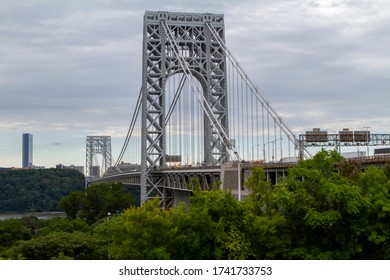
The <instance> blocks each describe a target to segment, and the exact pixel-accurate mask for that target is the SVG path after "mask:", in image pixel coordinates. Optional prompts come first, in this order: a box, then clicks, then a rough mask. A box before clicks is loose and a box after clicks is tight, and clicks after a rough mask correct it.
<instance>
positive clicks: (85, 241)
mask: <svg viewBox="0 0 390 280" xmlns="http://www.w3.org/2000/svg"><path fill="white" fill-rule="evenodd" d="M96 248H97V246H96V244H95V243H94V242H93V239H92V238H91V235H90V234H89V233H83V232H78V231H76V232H72V233H69V232H50V233H49V234H47V235H44V236H38V237H35V238H33V239H31V240H27V241H20V242H19V244H18V245H17V246H14V247H11V248H9V249H8V250H7V251H6V254H7V256H8V257H9V258H11V259H18V258H20V257H23V258H25V259H27V260H50V259H75V260H91V259H92V260H93V259H101V258H103V256H101V255H99V254H96V253H95V251H96Z"/></svg>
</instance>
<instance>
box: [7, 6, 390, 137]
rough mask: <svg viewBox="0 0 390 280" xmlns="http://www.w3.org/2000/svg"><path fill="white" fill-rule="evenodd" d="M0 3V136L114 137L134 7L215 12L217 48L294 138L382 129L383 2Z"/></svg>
mask: <svg viewBox="0 0 390 280" xmlns="http://www.w3.org/2000/svg"><path fill="white" fill-rule="evenodd" d="M0 5H1V6H0V19H1V23H2V24H1V25H0V129H1V130H3V131H7V130H20V131H23V130H31V129H32V130H36V131H42V130H54V131H60V130H61V131H63V130H66V129H70V130H72V131H78V132H79V133H78V135H83V134H87V133H89V132H94V133H99V131H100V132H109V133H112V135H117V136H120V135H121V136H123V135H124V134H125V133H126V132H127V128H128V125H129V123H130V118H131V114H132V111H133V108H134V105H135V100H136V98H137V95H138V92H139V89H140V86H141V67H142V66H141V63H142V50H141V47H142V25H143V14H144V11H145V10H168V11H175V10H176V11H190V12H212V13H224V14H225V25H226V40H227V44H228V47H229V48H230V50H231V51H232V53H233V54H234V55H235V57H236V58H237V60H238V61H239V62H240V64H241V65H242V66H243V68H244V69H245V70H246V71H247V72H248V74H249V76H250V77H251V78H252V80H253V82H254V83H255V84H256V85H257V86H258V87H259V88H260V89H261V91H262V92H263V93H264V95H265V96H266V97H267V98H268V99H269V100H270V102H271V103H272V104H273V105H274V107H275V109H276V110H277V111H278V112H280V114H281V115H282V116H283V118H284V119H285V121H286V122H287V123H288V124H289V125H290V126H291V127H292V129H293V130H294V131H295V132H297V133H301V132H302V131H304V130H307V129H310V128H311V127H324V128H329V129H336V130H337V129H341V127H340V126H349V127H351V128H352V129H358V128H361V127H363V126H365V125H367V124H369V125H370V126H371V127H372V129H375V130H377V131H387V130H388V129H389V126H388V123H389V122H390V117H389V116H388V114H387V107H386V104H389V103H390V95H389V89H390V76H389V73H390V53H389V48H388V46H389V45H390V34H389V33H390V30H389V28H388V26H390V3H389V2H388V1H387V0H378V1H368V0H356V1H326V2H324V1H317V0H299V1H290V0H277V1H254V0H244V1H241V2H240V3H239V4H238V3H237V1H230V0H229V1H222V0H221V1H205V0H201V1H196V2H193V3H188V2H184V1H175V0H169V1H164V2H163V3H162V2H157V1H131V0H129V1H110V0H99V1H92V0H90V1H82V2H80V1H76V0H72V1H61V2H58V1H48V0H34V1H27V0H21V1H3V2H1V3H0ZM78 137H79V136H78ZM53 141H54V142H53V143H56V142H57V141H56V140H53ZM61 143H63V141H61Z"/></svg>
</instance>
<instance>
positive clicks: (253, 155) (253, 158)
mask: <svg viewBox="0 0 390 280" xmlns="http://www.w3.org/2000/svg"><path fill="white" fill-rule="evenodd" d="M259 146H260V144H257V145H253V146H252V161H255V147H259Z"/></svg>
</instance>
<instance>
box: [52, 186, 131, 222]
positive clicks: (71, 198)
mask: <svg viewBox="0 0 390 280" xmlns="http://www.w3.org/2000/svg"><path fill="white" fill-rule="evenodd" d="M133 204H134V199H133V196H132V195H131V194H130V193H129V192H128V191H127V190H126V188H125V187H124V186H123V184H121V183H102V184H98V185H92V186H89V187H88V188H87V189H86V190H85V192H81V191H74V192H72V193H70V194H69V195H68V196H66V197H63V198H62V199H61V200H60V202H59V203H58V207H59V208H60V209H63V210H64V211H65V212H66V214H67V216H68V217H69V218H70V219H75V218H76V217H80V218H82V219H85V220H86V221H87V222H88V223H90V224H92V223H94V222H96V221H98V220H100V219H102V218H105V217H107V216H108V215H113V214H116V213H119V212H122V211H123V210H125V209H126V208H128V207H130V206H131V205H133Z"/></svg>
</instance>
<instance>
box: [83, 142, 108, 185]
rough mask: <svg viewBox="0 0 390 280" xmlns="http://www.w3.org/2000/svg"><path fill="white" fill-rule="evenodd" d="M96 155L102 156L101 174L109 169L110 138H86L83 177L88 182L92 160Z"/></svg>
mask: <svg viewBox="0 0 390 280" xmlns="http://www.w3.org/2000/svg"><path fill="white" fill-rule="evenodd" d="M96 154H101V155H102V156H103V162H102V163H103V172H106V171H107V170H108V168H109V167H111V159H112V156H111V136H87V141H86V168H85V170H86V171H85V172H86V174H85V176H86V178H87V180H88V178H90V177H91V176H92V174H93V172H92V169H93V158H94V156H95V155H96Z"/></svg>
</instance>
